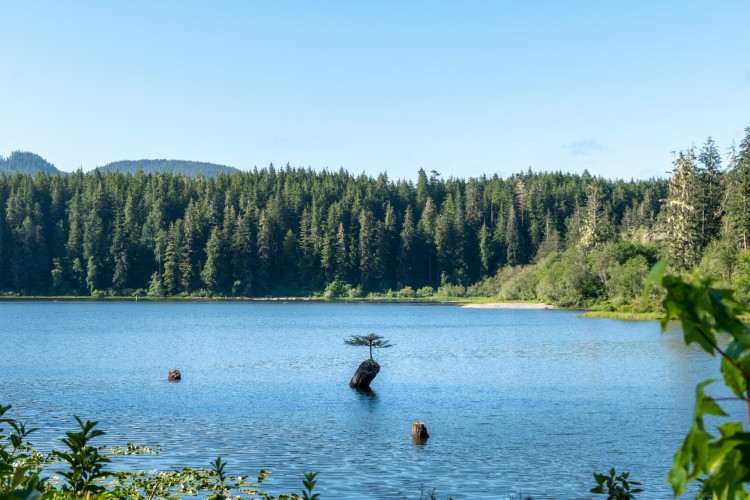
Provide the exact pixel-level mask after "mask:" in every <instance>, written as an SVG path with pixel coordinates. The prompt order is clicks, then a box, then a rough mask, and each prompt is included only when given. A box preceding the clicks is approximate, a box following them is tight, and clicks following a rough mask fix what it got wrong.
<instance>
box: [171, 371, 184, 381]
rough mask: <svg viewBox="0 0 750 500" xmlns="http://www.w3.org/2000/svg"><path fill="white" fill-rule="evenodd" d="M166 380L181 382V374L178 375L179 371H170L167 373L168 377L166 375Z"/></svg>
mask: <svg viewBox="0 0 750 500" xmlns="http://www.w3.org/2000/svg"><path fill="white" fill-rule="evenodd" d="M167 380H168V381H169V382H179V381H180V380H182V373H180V370H172V371H171V372H169V375H167Z"/></svg>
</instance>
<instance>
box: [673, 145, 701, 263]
mask: <svg viewBox="0 0 750 500" xmlns="http://www.w3.org/2000/svg"><path fill="white" fill-rule="evenodd" d="M695 160H696V158H695V151H693V150H692V149H689V150H687V151H680V152H679V153H678V154H677V157H676V159H675V161H674V163H673V165H674V168H673V170H672V178H671V179H670V181H669V196H668V197H667V200H666V210H667V233H668V237H669V249H668V250H669V257H670V259H671V260H672V263H673V264H675V265H676V266H677V268H678V269H683V270H684V269H689V268H690V267H692V266H693V265H694V264H695V263H696V261H697V255H698V253H697V252H698V243H699V241H700V233H699V228H700V226H699V221H698V214H697V210H696V207H695V204H694V203H695V201H696V200H699V196H698V185H697V181H696V175H695V170H696V166H695Z"/></svg>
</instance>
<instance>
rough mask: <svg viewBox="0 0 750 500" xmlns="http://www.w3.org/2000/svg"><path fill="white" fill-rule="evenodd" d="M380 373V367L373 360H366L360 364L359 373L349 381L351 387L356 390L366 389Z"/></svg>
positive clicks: (355, 373)
mask: <svg viewBox="0 0 750 500" xmlns="http://www.w3.org/2000/svg"><path fill="white" fill-rule="evenodd" d="M379 371H380V365H379V364H378V362H377V361H375V360H373V359H366V360H364V361H362V363H360V365H359V368H357V371H356V372H354V375H352V379H351V380H350V381H349V387H352V388H354V389H366V388H368V387H370V382H372V381H373V380H374V379H375V377H376V376H377V374H378V372H379Z"/></svg>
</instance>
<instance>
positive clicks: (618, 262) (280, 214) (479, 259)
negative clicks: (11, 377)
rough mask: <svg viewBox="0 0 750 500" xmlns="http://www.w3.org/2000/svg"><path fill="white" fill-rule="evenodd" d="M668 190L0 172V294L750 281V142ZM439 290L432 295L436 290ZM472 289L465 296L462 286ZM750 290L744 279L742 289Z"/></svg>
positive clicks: (591, 291) (572, 289)
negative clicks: (672, 276) (689, 272)
mask: <svg viewBox="0 0 750 500" xmlns="http://www.w3.org/2000/svg"><path fill="white" fill-rule="evenodd" d="M747 132H748V135H747V137H746V138H745V140H743V141H742V143H741V144H740V147H739V149H738V150H737V151H736V152H734V153H733V154H732V155H731V156H730V157H729V158H728V159H726V160H725V161H726V167H723V166H722V157H721V155H720V154H719V150H718V148H717V146H716V145H715V144H714V143H713V142H712V141H711V140H710V139H709V141H707V142H706V144H705V145H704V146H703V147H702V148H701V149H700V150H689V151H683V152H680V153H679V154H676V156H675V161H674V165H673V168H674V173H673V176H672V178H671V179H670V180H661V179H656V180H646V181H624V180H606V179H601V178H597V177H592V176H590V175H588V174H584V175H573V174H563V173H532V172H530V171H529V172H526V173H519V174H516V175H513V176H511V177H509V178H507V179H501V178H499V177H498V176H492V177H481V178H477V179H441V177H440V175H439V174H438V173H436V172H432V173H431V174H430V175H428V174H427V173H426V172H424V171H422V170H420V172H419V176H418V180H417V183H416V185H415V184H413V183H411V182H405V181H397V182H393V181H391V180H389V179H388V178H387V176H386V175H384V174H383V175H380V176H378V177H377V178H371V177H367V176H364V175H360V176H353V175H351V174H349V173H347V172H345V171H338V172H329V171H323V172H314V171H312V170H309V169H308V170H306V169H295V168H290V167H288V166H287V167H286V168H282V169H277V168H274V167H273V166H270V167H269V168H266V169H262V170H255V171H253V172H237V173H233V174H220V175H218V176H216V177H215V178H203V177H199V178H196V179H192V178H190V177H186V176H178V175H172V174H161V173H156V174H145V173H143V172H142V171H140V172H136V173H135V174H122V173H116V172H102V171H99V170H97V171H94V172H92V173H91V174H88V175H84V174H83V173H81V172H78V173H74V174H69V175H65V176H55V175H47V174H37V175H35V176H30V175H14V176H0V207H2V209H3V212H2V217H0V269H3V270H4V272H3V273H0V290H3V291H4V292H7V293H18V294H55V295H89V294H95V295H100V294H111V295H130V294H134V293H137V294H145V293H150V294H151V295H155V296H170V295H221V296H265V295H310V294H314V293H324V294H325V295H326V296H341V295H348V296H362V295H363V294H367V293H368V292H379V293H387V294H390V295H395V296H407V297H408V296H415V295H417V296H425V295H431V294H433V293H438V294H443V295H463V294H467V293H468V294H474V295H491V296H499V297H501V298H505V299H528V300H548V301H552V302H555V303H559V304H564V305H584V304H592V303H596V302H604V301H608V302H609V303H611V304H614V305H616V306H620V305H623V304H629V303H631V302H633V301H634V300H635V298H636V297H638V296H640V293H641V291H642V286H643V280H644V278H645V275H646V274H647V271H648V268H649V266H650V265H651V264H652V263H653V262H655V260H656V259H657V258H659V257H662V256H666V257H670V258H671V259H672V261H673V262H674V263H675V266H677V267H679V268H681V269H686V268H690V267H693V266H701V267H703V268H704V269H706V270H708V271H709V272H712V273H713V274H715V275H717V276H719V277H720V278H722V279H724V280H726V281H733V282H734V283H735V284H739V285H740V287H739V288H740V295H741V296H742V293H743V292H742V290H743V288H742V284H743V283H744V281H743V280H745V281H750V277H749V276H748V274H750V273H748V272H747V268H748V267H749V266H750V257H749V256H748V254H747V253H743V252H744V251H746V250H747V244H748V236H750V235H749V234H748V233H749V232H750V204H747V203H745V200H747V199H748V196H750V129H748V131H747ZM426 287H430V288H426ZM467 287H468V288H467ZM744 290H746V291H747V290H750V283H748V285H747V286H745V287H744Z"/></svg>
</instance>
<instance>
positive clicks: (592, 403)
mask: <svg viewBox="0 0 750 500" xmlns="http://www.w3.org/2000/svg"><path fill="white" fill-rule="evenodd" d="M369 332H376V333H378V334H380V335H383V336H385V337H386V338H388V339H389V340H391V342H393V343H394V344H395V347H393V348H391V349H384V350H381V351H378V352H376V357H377V359H378V361H379V362H380V364H381V367H382V370H381V372H380V374H379V375H378V377H377V378H376V379H375V381H374V382H373V384H372V388H373V390H374V392H373V393H372V394H370V395H367V394H361V393H358V392H357V391H354V390H352V389H350V388H349V387H348V385H347V384H348V381H349V378H350V377H351V375H352V373H353V372H354V370H355V369H356V367H357V365H358V364H359V363H360V362H361V361H362V360H364V359H365V358H366V357H367V348H354V347H349V346H345V345H344V343H343V339H344V338H345V337H348V336H350V335H353V334H367V333H369ZM0 345H2V351H3V355H2V361H1V362H0V403H2V404H12V405H13V407H14V408H13V410H12V415H14V416H16V417H22V418H23V419H25V420H27V421H28V423H29V424H30V425H32V426H33V427H41V428H42V430H40V431H38V432H37V433H35V434H33V435H32V437H33V439H32V441H33V442H34V443H35V444H36V445H37V446H38V447H39V448H41V449H49V448H50V447H51V446H54V447H56V448H57V449H60V448H61V446H60V445H59V439H60V438H61V437H62V436H63V433H64V432H65V431H68V430H72V429H73V428H74V425H75V422H74V420H73V417H72V416H73V415H79V416H80V417H82V418H84V419H92V420H99V421H100V422H101V424H100V426H101V428H102V429H103V430H105V431H107V433H108V434H107V436H105V437H104V438H103V441H102V443H101V444H110V445H115V444H125V443H127V442H134V443H138V444H144V445H151V446H155V445H157V444H160V445H162V447H163V451H162V453H161V454H160V455H158V456H143V455H141V456H137V457H115V459H114V460H115V462H116V464H115V466H119V467H122V468H133V469H146V470H154V469H162V470H163V469H172V468H181V467H184V466H190V467H200V466H208V464H209V462H210V461H211V460H213V459H214V458H215V457H216V456H219V455H220V456H221V457H222V458H223V459H224V460H226V461H227V462H228V466H227V470H228V472H229V473H230V474H232V475H243V476H244V475H249V476H251V477H255V476H257V473H258V470H259V469H261V468H264V469H269V470H271V471H272V475H271V478H270V479H269V480H268V481H267V482H266V483H264V487H265V489H266V490H268V491H270V492H272V493H283V492H290V491H299V490H300V489H301V479H302V475H303V473H304V472H306V471H320V475H319V482H318V488H319V491H320V493H321V494H322V496H323V498H326V499H334V498H335V499H339V498H352V499H354V498H389V499H390V498H419V496H420V487H421V486H422V485H424V486H425V487H427V488H429V489H432V488H435V489H436V493H437V494H438V495H439V497H440V498H447V497H448V496H449V495H451V496H453V497H454V498H456V499H458V498H472V499H474V498H507V496H508V495H509V494H516V493H519V492H523V494H524V495H531V496H533V497H534V498H587V497H590V496H592V495H589V494H588V493H587V492H588V490H589V489H590V488H591V487H593V486H594V483H593V479H592V471H595V470H596V471H603V470H605V469H609V468H610V467H612V466H614V467H616V468H617V469H618V470H627V471H630V472H631V477H632V478H633V479H635V480H639V481H641V482H642V483H643V484H644V487H645V488H646V496H647V497H648V498H667V497H669V496H671V489H670V487H669V485H667V484H666V483H665V479H664V478H665V477H666V474H667V471H668V470H669V468H670V466H671V462H672V456H673V454H674V452H675V451H676V450H677V448H678V447H679V445H680V443H681V441H682V439H683V437H684V435H685V433H686V431H687V429H688V427H689V425H690V417H691V413H692V406H693V398H694V390H695V384H696V383H697V382H698V381H700V380H702V379H704V378H708V377H716V376H718V364H719V362H718V360H716V359H711V358H710V357H709V356H707V355H705V354H703V353H701V352H699V351H698V350H697V349H695V348H688V347H686V346H684V344H683V342H682V340H681V337H680V333H679V331H677V330H676V329H675V330H672V331H669V332H667V333H665V334H663V335H662V334H660V333H659V325H658V324H657V323H656V322H625V321H616V320H600V319H584V318H580V317H578V316H577V315H576V313H575V312H571V311H539V310H531V311H515V310H493V309H462V308H460V307H457V306H451V305H411V304H409V305H405V304H335V303H288V304H281V303H237V302H231V303H214V302H207V303H143V302H140V303H132V302H121V303H103V302H102V303H96V302H95V303H70V302H60V303H49V302H47V303H35V302H23V303H7V302H6V303H0ZM174 368H179V369H180V370H181V371H182V375H183V380H182V382H180V383H168V382H167V381H166V376H167V372H168V371H169V370H171V369H174ZM732 404H735V403H725V404H724V406H725V407H727V406H729V405H732ZM728 409H730V410H731V409H732V408H731V407H729V408H728ZM739 410H741V408H740V409H739ZM739 413H740V414H741V412H739ZM415 420H420V421H424V422H425V424H426V426H427V429H428V430H429V432H430V434H431V438H430V439H429V440H428V442H427V444H425V445H422V446H414V445H412V443H411V423H412V422H413V421H415ZM117 464H119V465H117Z"/></svg>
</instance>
